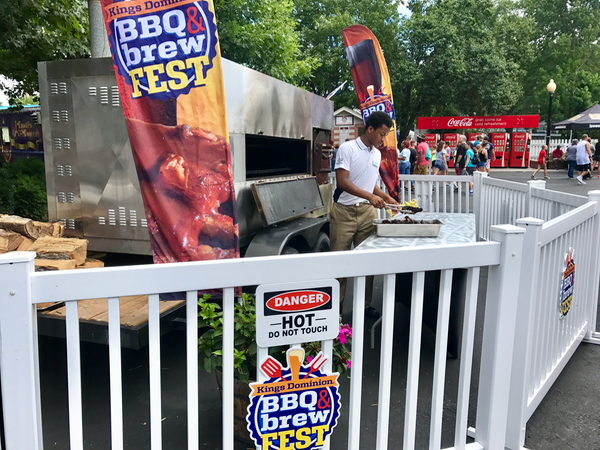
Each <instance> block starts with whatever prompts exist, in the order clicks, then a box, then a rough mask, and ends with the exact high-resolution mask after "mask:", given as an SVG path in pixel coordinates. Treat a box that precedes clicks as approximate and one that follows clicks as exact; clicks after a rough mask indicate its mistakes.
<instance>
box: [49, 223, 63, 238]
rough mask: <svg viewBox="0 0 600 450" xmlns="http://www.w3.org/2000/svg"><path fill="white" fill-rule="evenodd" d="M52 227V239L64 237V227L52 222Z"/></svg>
mask: <svg viewBox="0 0 600 450" xmlns="http://www.w3.org/2000/svg"><path fill="white" fill-rule="evenodd" d="M52 227H53V228H54V229H53V230H52V237H54V238H61V237H63V236H64V235H65V226H64V225H63V224H62V223H60V222H54V223H53V224H52Z"/></svg>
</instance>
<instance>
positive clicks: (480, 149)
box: [476, 141, 488, 172]
mask: <svg viewBox="0 0 600 450" xmlns="http://www.w3.org/2000/svg"><path fill="white" fill-rule="evenodd" d="M483 142H485V141H483ZM476 150H477V153H478V154H479V163H478V164H477V172H485V167H486V165H487V162H488V152H487V149H486V147H484V146H483V145H481V144H479V145H478V146H477V147H476Z"/></svg>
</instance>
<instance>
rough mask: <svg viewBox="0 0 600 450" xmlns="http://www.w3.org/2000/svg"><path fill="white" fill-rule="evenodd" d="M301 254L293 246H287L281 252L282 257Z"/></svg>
mask: <svg viewBox="0 0 600 450" xmlns="http://www.w3.org/2000/svg"><path fill="white" fill-rule="evenodd" d="M299 253H300V252H299V251H298V250H296V249H295V248H294V247H292V246H291V245H286V246H285V247H283V250H281V254H282V255H298V254H299Z"/></svg>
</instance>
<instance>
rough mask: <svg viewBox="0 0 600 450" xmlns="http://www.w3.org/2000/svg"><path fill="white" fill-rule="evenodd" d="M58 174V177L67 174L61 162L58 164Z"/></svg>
mask: <svg viewBox="0 0 600 450" xmlns="http://www.w3.org/2000/svg"><path fill="white" fill-rule="evenodd" d="M56 176H57V177H64V176H65V168H64V167H63V166H62V165H60V164H59V165H57V166H56Z"/></svg>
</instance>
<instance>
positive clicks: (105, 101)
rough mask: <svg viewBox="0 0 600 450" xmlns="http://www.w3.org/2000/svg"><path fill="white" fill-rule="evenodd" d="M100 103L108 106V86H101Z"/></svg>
mask: <svg viewBox="0 0 600 450" xmlns="http://www.w3.org/2000/svg"><path fill="white" fill-rule="evenodd" d="M100 103H101V104H103V105H108V88H107V87H106V86H100Z"/></svg>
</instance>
